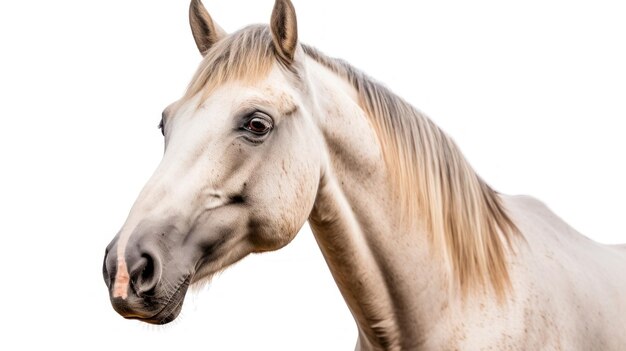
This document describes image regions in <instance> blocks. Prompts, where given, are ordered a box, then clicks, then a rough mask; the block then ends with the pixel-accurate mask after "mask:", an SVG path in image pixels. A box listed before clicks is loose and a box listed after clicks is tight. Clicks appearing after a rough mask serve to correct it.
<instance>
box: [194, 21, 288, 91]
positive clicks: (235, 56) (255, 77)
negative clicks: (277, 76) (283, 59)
mask: <svg viewBox="0 0 626 351" xmlns="http://www.w3.org/2000/svg"><path fill="white" fill-rule="evenodd" d="M277 62H280V60H279V59H278V56H277V54H276V51H275V49H274V45H273V42H272V34H271V32H270V29H269V27H268V26H267V25H252V26H249V27H246V28H243V29H241V30H239V31H237V32H235V33H233V34H231V35H229V36H227V37H226V38H224V39H222V40H220V41H218V42H217V43H216V44H215V45H214V46H213V47H211V49H210V50H209V51H207V52H206V53H205V56H204V59H203V60H202V62H201V63H200V66H199V67H198V70H197V71H196V73H195V75H194V77H193V79H192V81H191V83H190V84H189V86H188V88H187V92H186V94H185V97H184V98H185V99H191V98H193V97H194V96H196V95H197V94H198V93H202V97H201V99H200V100H201V101H202V100H205V99H206V98H207V96H208V95H209V94H210V93H211V92H212V91H214V90H215V89H216V88H217V87H218V86H220V85H222V84H224V83H226V82H229V81H242V82H247V83H254V82H257V81H259V80H261V79H263V78H265V77H267V75H268V74H269V72H270V71H271V69H272V67H273V65H274V64H275V63H277Z"/></svg>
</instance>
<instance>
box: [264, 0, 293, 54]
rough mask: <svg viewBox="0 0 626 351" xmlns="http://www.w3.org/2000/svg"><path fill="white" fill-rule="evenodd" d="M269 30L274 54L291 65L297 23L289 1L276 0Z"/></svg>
mask: <svg viewBox="0 0 626 351" xmlns="http://www.w3.org/2000/svg"><path fill="white" fill-rule="evenodd" d="M270 28H271V30H272V40H273V41H274V47H275V48H276V52H277V53H278V55H280V57H281V58H282V59H284V60H285V61H286V62H287V63H292V62H293V59H294V56H295V53H296V48H297V45H298V23H297V21H296V9H295V8H294V7H293V4H292V3H291V1H290V0H276V3H275V4H274V11H272V19H271V22H270Z"/></svg>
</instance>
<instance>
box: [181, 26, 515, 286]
mask: <svg viewBox="0 0 626 351" xmlns="http://www.w3.org/2000/svg"><path fill="white" fill-rule="evenodd" d="M302 48H303V51H304V53H305V54H306V55H307V56H308V57H310V58H311V59H313V60H315V61H316V62H318V63H320V64H321V65H323V66H325V67H326V68H328V69H330V70H331V71H332V72H334V73H335V74H337V75H339V76H340V77H343V78H344V79H346V80H347V81H348V82H350V83H351V84H352V86H353V87H354V88H355V90H356V91H357V94H358V97H359V100H360V101H359V103H360V105H361V108H362V109H363V110H364V111H365V113H366V115H367V117H368V118H369V119H370V122H371V123H372V126H373V128H374V130H375V132H376V135H377V137H378V140H379V142H380V146H381V149H382V153H383V157H384V160H385V163H386V165H387V168H388V171H389V172H390V176H391V179H392V184H393V187H394V189H393V190H394V191H395V192H397V195H398V198H399V199H401V200H400V205H401V208H402V211H401V213H402V218H403V220H404V221H409V222H413V221H415V220H416V219H417V218H419V219H421V220H423V221H425V223H424V224H425V225H426V230H427V231H428V233H429V235H430V239H431V241H432V243H433V245H434V246H435V248H436V252H441V253H443V256H442V257H443V258H444V261H445V263H446V266H447V267H448V269H449V271H450V274H451V277H452V279H453V280H454V281H455V282H456V283H457V284H458V286H459V287H460V288H461V291H462V293H463V295H466V294H467V293H468V292H469V291H473V290H476V289H481V288H483V287H484V286H485V284H489V283H490V284H491V286H492V287H493V289H494V291H495V292H496V294H497V296H499V297H504V296H505V293H506V291H507V289H508V288H509V287H510V277H509V273H508V269H507V262H506V255H505V251H506V249H507V246H506V245H508V247H510V244H511V238H512V237H513V236H515V235H518V234H519V231H518V229H517V227H516V226H515V224H514V223H513V221H512V220H511V218H510V217H509V215H508V214H507V213H506V210H505V208H504V206H503V205H502V203H501V201H500V198H499V196H498V193H496V192H495V191H494V190H492V189H491V188H490V187H489V186H488V185H487V184H486V183H485V182H484V181H483V180H482V179H481V178H480V177H479V176H478V175H477V174H476V173H475V172H474V170H473V169H472V167H471V166H470V165H469V163H468V162H467V161H466V160H465V158H464V157H463V155H462V154H461V152H460V151H459V149H458V147H457V146H456V145H455V143H454V141H453V140H452V139H451V138H450V137H449V136H447V135H446V134H445V133H444V132H443V131H442V130H441V129H439V127H437V126H436V125H435V124H434V123H433V122H432V121H431V120H430V119H429V118H427V117H426V116H425V115H423V114H422V113H420V112H419V111H418V110H416V109H415V108H414V107H412V106H411V105H410V104H408V103H407V102H405V101H404V100H403V99H402V98H400V97H398V96H397V95H395V94H394V93H392V92H391V91H390V90H389V89H387V88H386V87H385V86H383V85H381V84H379V83H377V82H376V81H374V80H372V79H371V78H369V77H368V76H366V75H365V74H364V73H362V72H361V71H359V70H357V69H355V68H354V67H353V66H351V65H350V64H348V63H347V62H345V61H343V60H339V59H335V58H330V57H328V56H326V55H324V54H322V53H321V52H319V51H318V50H316V49H315V48H313V47H310V46H307V45H302ZM276 63H279V64H283V63H282V61H281V60H280V58H279V56H278V54H277V53H276V52H275V51H274V48H273V44H272V37H271V33H270V30H269V27H268V26H262V25H254V26H249V27H247V28H244V29H242V30H240V31H238V32H236V33H233V34H232V35H230V36H229V37H227V38H225V39H223V40H221V41H220V42H218V43H216V45H215V46H214V47H212V48H211V49H210V50H209V51H208V52H207V53H206V54H205V58H204V60H203V61H202V63H201V64H200V68H199V69H198V71H197V72H196V75H195V77H194V79H193V80H192V83H191V84H190V86H189V88H188V90H187V94H186V97H188V98H190V97H192V96H194V95H196V94H197V93H198V92H201V91H204V94H205V97H206V95H208V93H209V92H210V91H211V90H212V89H213V88H214V87H216V86H218V85H220V84H221V83H224V82H226V81H227V80H243V81H253V80H255V79H258V78H260V77H263V76H265V75H267V74H268V72H269V71H270V69H271V67H272V65H274V64H276ZM292 73H295V72H292Z"/></svg>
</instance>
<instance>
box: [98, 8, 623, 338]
mask: <svg viewBox="0 0 626 351" xmlns="http://www.w3.org/2000/svg"><path fill="white" fill-rule="evenodd" d="M189 20H190V25H191V29H192V34H193V38H194V40H195V42H196V44H197V47H198V49H199V51H200V53H201V54H202V56H203V59H202V62H201V63H200V65H199V68H198V69H197V71H196V73H195V75H194V77H193V79H192V81H191V83H190V84H189V86H188V89H187V91H186V92H185V94H184V95H183V96H182V97H181V98H180V99H179V100H178V101H176V102H174V103H172V104H170V105H169V106H168V107H167V108H166V109H165V110H164V112H163V114H162V119H161V124H160V127H161V131H162V133H163V135H164V139H165V152H164V155H163V159H162V161H161V163H160V164H159V166H158V167H157V169H156V171H155V172H154V174H153V175H152V177H151V178H150V179H149V180H148V182H147V183H146V185H145V187H144V188H143V189H142V191H141V192H140V194H139V196H138V198H137V200H136V201H135V203H134V205H133V206H132V208H131V211H130V213H129V215H128V218H127V219H126V221H125V223H124V224H123V226H122V228H121V230H120V231H119V232H118V233H117V235H116V236H115V237H114V239H113V240H112V242H111V243H110V244H109V246H108V247H107V249H106V252H105V257H104V264H103V275H104V280H105V282H106V285H107V288H108V291H109V296H110V302H111V304H112V306H113V308H114V309H115V310H116V311H117V312H118V313H119V314H120V315H122V316H123V317H125V318H128V319H137V320H140V321H143V322H146V323H152V324H165V323H168V322H171V321H173V320H174V319H175V318H176V317H177V316H178V314H179V312H180V310H181V307H182V304H183V301H184V298H185V294H186V291H187V289H188V288H189V287H190V285H193V284H200V283H202V282H204V281H207V280H208V279H210V278H211V277H212V276H213V275H215V274H216V273H218V272H220V271H222V270H224V269H226V268H227V267H229V266H230V265H232V264H233V263H235V262H237V261H239V260H241V259H242V258H244V257H246V256H247V255H249V254H253V253H260V252H267V251H273V250H277V249H279V248H281V247H284V246H285V245H287V244H289V242H290V241H291V240H292V239H293V238H294V237H295V235H296V234H297V233H298V231H299V230H300V228H301V227H302V226H303V225H304V223H305V222H306V221H308V222H309V224H310V226H311V229H312V231H313V234H314V236H315V239H316V241H317V243H318V245H319V247H320V249H321V251H322V254H323V256H324V258H325V260H326V262H327V264H328V267H329V269H330V271H331V273H332V276H333V278H334V280H335V282H336V284H337V286H338V288H339V290H340V292H341V294H342V295H343V297H344V299H345V302H346V304H347V306H348V308H349V309H350V311H351V313H352V315H353V317H354V320H355V322H356V324H357V327H358V328H357V329H358V338H357V341H356V349H357V350H624V349H626V332H625V331H626V247H625V246H623V245H622V246H618V245H613V246H608V245H601V244H599V243H595V242H593V241H591V240H589V239H587V238H586V237H584V236H583V235H581V234H579V233H578V232H576V231H575V230H574V229H572V228H571V227H570V226H568V225H567V224H566V223H565V222H564V221H563V220H561V219H560V218H559V217H557V216H556V215H555V214H554V213H553V212H552V211H551V210H550V209H548V208H547V207H546V206H545V205H544V204H542V203H541V202H540V201H538V200H536V199H534V198H532V197H528V196H508V195H504V194H501V193H498V192H496V191H495V190H493V189H492V188H491V187H490V186H489V185H487V183H486V182H485V181H484V180H483V179H481V178H480V177H479V176H478V175H477V174H476V172H475V171H474V170H473V169H472V167H471V166H470V165H469V163H468V162H467V161H466V160H465V158H464V157H463V155H462V153H461V152H460V150H459V149H458V147H457V146H456V145H455V143H454V142H453V140H452V139H451V138H450V137H449V136H448V135H446V134H445V133H444V132H443V131H442V130H441V129H440V128H439V127H437V126H436V125H435V124H434V123H433V122H432V121H431V120H430V119H429V118H428V117H427V116H425V115H424V114H423V113H421V112H420V111H418V110H417V109H415V108H414V107H412V106H411V105H410V104H409V103H407V102H405V101H404V100H403V99H402V98H400V97H399V96H397V95H395V94H394V93H392V92H391V91H390V90H389V89H387V88H386V87H385V86H383V85H381V84H379V83H377V82H376V81H374V80H373V79H371V78H369V77H368V76H366V75H365V74H363V73H362V72H361V71H359V70H357V69H355V68H353V67H352V66H351V65H350V64H348V63H346V62H344V61H341V60H339V59H335V58H330V57H328V56H326V55H324V54H323V53H321V52H319V51H318V50H316V49H315V48H313V47H311V46H308V45H305V44H302V43H300V42H299V41H298V29H297V18H296V13H295V9H294V6H293V4H292V3H291V1H289V0H276V1H275V4H274V8H273V12H272V15H271V20H270V24H269V25H252V26H249V27H246V28H243V29H241V30H239V31H237V32H235V33H232V34H227V33H226V32H225V31H224V30H223V29H221V27H220V26H219V25H218V24H217V23H216V22H214V21H213V19H212V18H211V16H210V15H209V13H208V11H207V10H206V9H205V7H204V6H203V5H202V3H201V2H200V1H199V0H192V1H191V5H190V10H189Z"/></svg>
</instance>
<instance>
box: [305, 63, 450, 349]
mask: <svg viewBox="0 0 626 351" xmlns="http://www.w3.org/2000/svg"><path fill="white" fill-rule="evenodd" d="M307 71H308V73H309V74H308V75H309V81H310V85H311V87H310V88H311V91H312V95H313V97H314V99H313V101H314V104H315V106H312V107H311V108H312V110H313V111H315V113H314V115H315V118H316V119H317V123H318V125H319V128H320V130H321V132H322V135H323V137H324V139H325V144H326V146H327V150H326V155H327V158H326V162H325V167H324V169H323V170H322V177H321V181H320V186H319V191H318V196H317V199H316V202H315V205H314V208H313V211H312V212H311V215H310V217H309V222H310V224H311V228H312V230H313V233H314V235H315V237H316V240H317V242H318V244H319V246H320V248H321V251H322V254H323V255H324V257H325V259H326V262H327V263H328V266H329V268H330V270H331V272H332V274H333V277H334V279H335V281H336V282H337V285H338V286H339V289H340V291H341V293H342V295H343V297H344V299H345V300H346V302H347V304H348V307H349V308H350V310H351V312H352V314H353V316H354V318H355V320H356V322H357V324H358V328H359V344H360V346H361V347H363V348H364V349H368V348H371V349H379V348H380V349H414V348H416V346H417V345H416V344H419V343H420V342H421V341H422V340H423V338H424V336H425V335H426V333H427V330H428V329H429V328H430V326H432V325H434V323H435V322H436V316H437V315H438V311H439V309H440V308H441V306H442V305H443V303H444V301H443V300H442V297H441V296H442V295H444V294H442V293H441V291H442V290H443V291H445V286H446V282H445V281H444V277H446V275H445V274H444V268H443V267H442V266H440V265H437V264H435V263H434V261H433V260H432V259H431V255H430V254H429V253H428V245H429V244H428V240H427V235H426V234H425V232H424V231H423V230H421V229H419V228H420V227H421V226H420V224H419V223H418V224H417V225H413V226H411V227H408V226H406V225H403V224H401V223H404V222H403V221H401V220H399V213H400V209H399V208H398V206H399V201H397V199H395V198H394V196H393V195H392V193H393V192H392V190H391V186H390V184H389V176H388V172H387V170H386V166H385V162H384V160H383V157H382V153H381V148H380V146H379V143H378V141H377V137H376V135H375V133H374V131H373V130H372V127H371V125H370V123H369V122H368V119H367V116H366V115H365V113H364V111H363V109H362V108H361V107H360V106H359V104H358V98H357V94H356V92H355V90H354V88H353V87H352V86H351V85H350V84H349V83H347V82H346V81H345V80H343V79H342V78H341V77H339V76H337V75H336V74H334V73H333V72H331V71H330V70H329V69H327V68H326V67H324V66H323V65H320V64H318V63H317V62H315V61H314V60H313V59H309V60H308V65H307ZM418 222H419V221H418ZM416 295H418V296H416ZM407 340H411V341H412V342H415V344H412V345H404V344H401V342H406V341H407Z"/></svg>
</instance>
